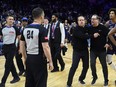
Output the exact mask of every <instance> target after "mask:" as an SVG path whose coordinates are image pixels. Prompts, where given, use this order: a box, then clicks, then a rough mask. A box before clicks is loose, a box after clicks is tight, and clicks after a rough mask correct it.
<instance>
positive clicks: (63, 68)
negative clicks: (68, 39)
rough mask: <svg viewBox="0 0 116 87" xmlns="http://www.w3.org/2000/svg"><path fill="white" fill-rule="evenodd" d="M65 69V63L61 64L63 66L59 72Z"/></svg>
mask: <svg viewBox="0 0 116 87" xmlns="http://www.w3.org/2000/svg"><path fill="white" fill-rule="evenodd" d="M64 68H65V63H64V64H63V66H61V71H63V70H64Z"/></svg>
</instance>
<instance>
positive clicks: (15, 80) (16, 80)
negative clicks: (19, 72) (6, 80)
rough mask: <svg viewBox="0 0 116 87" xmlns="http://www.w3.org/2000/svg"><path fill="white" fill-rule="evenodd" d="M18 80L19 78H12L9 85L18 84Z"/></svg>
mask: <svg viewBox="0 0 116 87" xmlns="http://www.w3.org/2000/svg"><path fill="white" fill-rule="evenodd" d="M19 80H20V78H19V77H18V78H14V79H13V80H12V81H10V83H11V84H13V83H16V82H18V81H19Z"/></svg>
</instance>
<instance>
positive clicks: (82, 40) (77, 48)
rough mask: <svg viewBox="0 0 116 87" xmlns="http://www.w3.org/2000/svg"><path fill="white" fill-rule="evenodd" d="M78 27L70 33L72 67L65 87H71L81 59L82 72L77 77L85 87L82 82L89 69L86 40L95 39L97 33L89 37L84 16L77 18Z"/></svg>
mask: <svg viewBox="0 0 116 87" xmlns="http://www.w3.org/2000/svg"><path fill="white" fill-rule="evenodd" d="M77 21H78V26H77V27H75V28H74V30H73V32H72V46H73V59H72V66H71V68H70V71H69V75H68V81H67V87H72V81H73V76H74V74H75V72H76V69H77V67H78V64H79V61H80V59H82V63H83V70H82V72H81V75H80V77H79V79H78V80H79V83H80V84H82V85H85V82H84V81H83V80H84V79H85V77H86V73H87V71H88V68H89V52H88V42H87V39H88V38H97V37H98V33H95V34H93V35H89V31H88V28H87V27H86V26H85V18H84V16H79V17H78V19H77Z"/></svg>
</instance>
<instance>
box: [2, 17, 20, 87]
mask: <svg viewBox="0 0 116 87" xmlns="http://www.w3.org/2000/svg"><path fill="white" fill-rule="evenodd" d="M13 22H14V17H13V16H8V17H7V18H6V26H5V27H4V28H2V29H1V30H0V38H1V37H3V44H4V45H3V53H4V56H5V59H6V61H5V71H4V75H3V78H2V81H1V84H0V87H5V83H6V80H7V78H8V75H9V73H10V72H11V73H12V75H13V77H14V78H13V80H12V81H11V82H10V83H15V82H18V81H19V80H20V78H19V77H18V75H17V72H16V69H15V66H14V62H13V58H14V55H15V52H16V46H15V40H16V37H18V38H19V35H20V31H18V29H17V28H16V27H15V26H13Z"/></svg>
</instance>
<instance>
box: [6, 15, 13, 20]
mask: <svg viewBox="0 0 116 87" xmlns="http://www.w3.org/2000/svg"><path fill="white" fill-rule="evenodd" d="M8 17H13V18H14V15H7V16H6V19H7V18H8Z"/></svg>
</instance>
